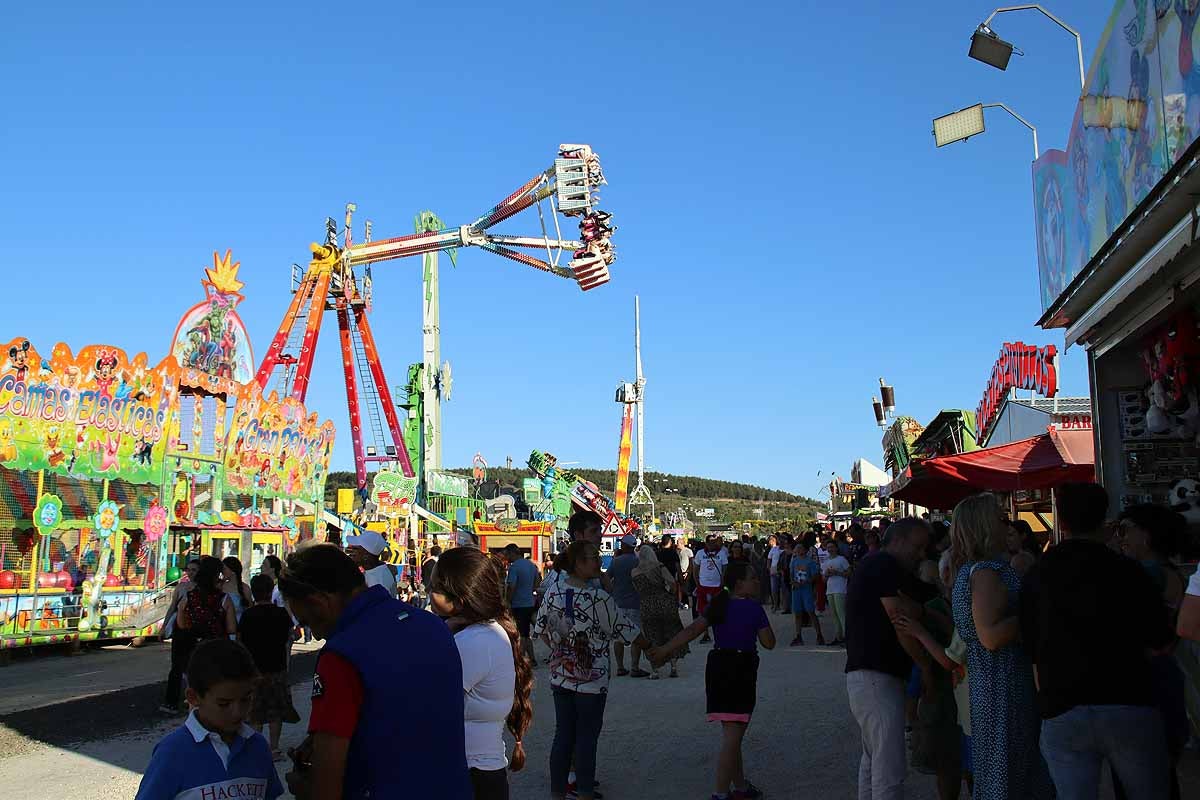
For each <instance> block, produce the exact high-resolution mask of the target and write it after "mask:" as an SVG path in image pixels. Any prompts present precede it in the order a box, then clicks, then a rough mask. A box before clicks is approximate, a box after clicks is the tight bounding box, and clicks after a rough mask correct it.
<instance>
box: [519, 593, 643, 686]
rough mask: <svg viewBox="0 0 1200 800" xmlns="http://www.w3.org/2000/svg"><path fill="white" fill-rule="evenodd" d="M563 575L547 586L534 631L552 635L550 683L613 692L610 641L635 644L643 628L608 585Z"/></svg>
mask: <svg viewBox="0 0 1200 800" xmlns="http://www.w3.org/2000/svg"><path fill="white" fill-rule="evenodd" d="M574 584H575V581H574V580H572V579H570V578H562V579H560V580H558V581H555V582H554V583H553V584H551V585H550V586H549V587H548V590H547V592H546V595H545V597H544V598H542V605H541V607H540V608H539V609H538V614H537V619H536V620H534V623H533V630H532V636H533V637H534V638H539V637H541V636H543V635H547V636H549V638H550V685H551V686H557V687H559V688H562V689H569V690H571V691H574V692H581V693H583V694H604V693H606V692H607V691H608V682H609V676H610V674H611V672H612V665H611V663H610V662H609V657H608V656H609V649H610V647H609V645H610V644H611V643H612V642H614V641H619V642H624V643H625V644H633V641H634V640H635V639H637V637H638V634H640V633H641V631H640V630H638V627H637V626H636V625H634V624H633V623H631V622H630V621H629V620H628V619H627V618H626V617H625V616H624V615H623V614H622V613H621V611H620V609H619V608H617V601H616V600H614V599H613V597H612V595H610V594H609V593H608V592H606V591H604V590H603V589H600V588H597V587H594V586H590V585H589V586H575V585H574Z"/></svg>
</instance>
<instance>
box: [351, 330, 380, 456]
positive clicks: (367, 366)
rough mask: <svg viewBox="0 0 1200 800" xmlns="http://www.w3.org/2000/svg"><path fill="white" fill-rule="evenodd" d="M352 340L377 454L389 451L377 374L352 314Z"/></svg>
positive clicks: (360, 392)
mask: <svg viewBox="0 0 1200 800" xmlns="http://www.w3.org/2000/svg"><path fill="white" fill-rule="evenodd" d="M349 317H350V341H351V343H352V344H353V346H354V364H355V367H356V368H357V370H358V396H359V400H360V401H361V402H362V404H363V405H365V406H366V407H367V423H368V425H369V426H370V431H371V436H372V438H373V441H374V445H375V447H376V451H375V452H376V454H377V455H380V456H382V455H384V454H386V453H387V444H388V438H387V436H386V435H385V433H384V430H385V429H384V425H383V406H382V405H381V403H380V401H379V387H377V386H376V385H375V376H374V375H372V374H371V363H370V361H368V360H367V348H366V347H365V346H364V345H363V340H362V334H361V333H360V332H359V330H358V320H357V319H356V318H355V316H354V314H350V315H349Z"/></svg>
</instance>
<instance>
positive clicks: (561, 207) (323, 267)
mask: <svg viewBox="0 0 1200 800" xmlns="http://www.w3.org/2000/svg"><path fill="white" fill-rule="evenodd" d="M604 183H606V181H605V180H604V174H603V172H602V170H601V168H600V160H599V157H598V156H597V155H596V154H595V153H593V152H592V150H591V148H590V147H588V146H587V145H580V144H563V145H560V146H559V152H558V158H556V159H555V161H554V163H553V164H552V165H551V166H550V167H549V168H548V169H546V170H544V171H542V172H539V173H538V174H537V175H535V176H534V177H532V178H530V179H529V180H528V181H526V182H525V183H524V184H523V185H522V186H521V187H520V188H518V189H517V190H516V191H515V192H513V193H512V194H510V195H509V196H508V197H506V198H505V199H504V200H503V201H501V202H500V203H498V204H496V205H495V206H493V207H492V208H490V209H489V210H488V211H487V212H486V213H484V214H483V215H482V216H480V217H479V218H478V219H476V220H475V221H474V222H471V223H470V224H467V225H461V226H458V227H457V228H447V227H445V226H443V225H442V223H441V220H439V219H437V217H436V216H434V215H433V214H431V213H428V212H426V213H425V214H422V215H421V216H419V217H418V219H417V232H416V233H413V234H410V235H407V236H399V237H396V238H392V239H383V240H379V241H371V240H370V226H369V224H368V228H367V231H368V233H367V240H366V241H364V242H362V243H354V242H353V241H352V233H351V214H352V212H353V211H354V210H355V208H354V206H353V205H349V206H347V211H346V224H345V227H344V240H343V243H342V245H341V246H339V244H338V237H337V229H336V226H335V224H334V223H333V221H332V220H327V221H326V237H325V242H324V244H313V245H312V246H311V250H312V253H313V258H312V260H311V261H310V263H309V265H308V268H307V269H305V270H303V271H302V272H299V268H298V267H296V268H294V271H293V291H294V297H293V298H292V302H291V304H290V306H289V307H288V310H287V312H286V313H285V315H284V318H283V321H282V323H281V324H280V326H279V329H278V331H277V332H276V334H275V337H274V339H273V340H272V342H271V345H270V347H269V348H268V350H267V353H266V355H265V357H264V358H263V361H262V364H261V365H260V367H259V369H258V373H257V375H256V376H255V378H256V380H257V382H258V384H259V385H260V386H262V387H264V388H265V387H266V386H267V385H268V384H271V383H272V382H273V383H274V385H275V386H276V387H277V389H278V391H279V393H280V396H291V397H294V398H296V399H297V400H300V401H303V400H304V398H305V395H306V394H307V392H308V387H309V383H310V380H311V376H312V367H313V357H314V355H315V352H316V346H317V340H318V338H319V336H320V330H321V322H322V320H323V318H324V312H326V311H332V312H334V314H335V315H336V317H337V321H338V331H339V334H340V340H341V349H342V372H343V377H344V380H345V384H346V400H347V407H348V410H349V417H350V435H351V442H352V445H353V450H354V467H355V475H356V481H357V485H358V489H359V494H360V496H365V494H366V491H367V485H368V469H367V467H368V465H369V464H379V465H390V466H395V467H398V468H399V472H400V473H402V474H403V475H404V476H405V477H406V478H409V479H413V478H415V479H416V480H417V481H418V482H423V481H424V479H425V477H426V475H427V474H428V471H429V470H430V469H436V468H438V467H440V466H441V414H440V402H441V400H443V399H447V398H448V396H449V393H450V382H451V376H450V369H449V364H445V365H439V364H438V361H439V360H440V358H441V354H440V342H439V338H440V329H439V319H438V286H437V262H436V260H430V261H426V263H425V265H424V266H425V274H424V280H423V286H424V289H425V302H424V308H423V315H422V317H423V319H422V322H423V326H422V327H423V348H422V349H423V361H422V364H421V365H419V366H420V367H421V370H422V373H423V375H422V376H420V382H419V386H420V392H418V393H416V394H419V396H420V400H421V403H420V406H421V407H420V409H419V411H418V412H417V413H415V414H411V413H410V416H412V417H415V420H414V421H415V422H416V423H417V424H416V425H413V426H412V427H413V428H415V431H414V432H417V435H416V436H415V441H410V443H415V444H416V445H417V446H416V447H414V448H413V449H414V452H416V453H418V454H420V456H419V457H420V460H421V461H422V462H423V463H418V464H414V463H413V458H412V457H411V455H410V453H409V447H407V446H406V440H405V436H404V431H403V429H402V426H401V423H400V419H399V418H398V415H397V413H396V404H395V403H394V402H393V400H392V394H391V390H390V389H389V387H388V383H387V378H386V376H385V374H384V370H383V365H382V363H381V361H380V358H379V352H378V348H377V346H376V342H375V338H374V335H373V334H372V332H371V326H370V323H369V320H368V314H369V313H370V311H371V305H372V296H371V267H372V265H374V264H376V263H379V262H383V261H390V260H393V259H399V258H407V257H410V256H417V255H427V256H432V258H433V259H436V256H437V254H438V253H439V252H442V251H447V252H449V253H451V254H452V255H453V253H454V252H455V250H456V248H458V247H467V246H475V247H479V248H481V249H483V250H487V251H489V252H491V253H494V254H495V255H499V256H503V257H504V258H507V259H510V260H512V261H516V262H517V263H520V264H524V265H526V266H529V267H533V268H534V269H537V270H540V271H542V272H546V273H549V274H551V275H554V276H557V277H560V278H568V279H573V280H575V281H576V282H577V283H578V284H579V287H580V288H581V289H582V290H583V291H588V290H590V289H594V288H596V287H597V286H601V285H603V284H605V283H607V282H608V281H609V279H610V275H609V270H608V267H609V265H611V264H612V263H613V261H614V260H615V257H616V254H615V252H614V250H613V248H612V245H611V242H610V238H611V236H612V233H613V230H614V229H613V227H612V226H611V225H610V218H611V215H610V214H608V213H606V212H604V211H601V210H600V209H599V208H597V207H595V202H596V200H597V197H596V194H595V192H596V190H597V189H598V188H599V187H600V186H601V185H602V184H604ZM543 201H548V202H549V204H550V210H551V213H550V215H549V217H550V219H551V220H552V222H553V230H552V231H551V230H548V229H547V219H546V215H545V214H544V213H543V210H542V202H543ZM532 206H536V207H537V210H538V216H539V220H540V222H541V228H542V234H541V235H540V236H513V235H503V234H499V233H493V232H491V230H490V229H491V228H492V227H493V226H495V225H497V224H498V223H500V222H503V221H504V220H507V219H508V218H510V217H512V216H514V215H516V214H518V213H519V212H521V211H523V210H525V209H527V208H530V207H532ZM555 212H557V213H555ZM558 214H561V215H563V216H565V217H578V218H579V223H578V224H579V231H580V237H579V240H566V239H563V238H562V230H561V227H560V222H559V218H558ZM514 248H523V249H530V250H544V251H545V255H546V258H545V259H541V258H537V257H534V256H532V255H529V254H527V253H523V252H520V251H519V250H517V249H514ZM564 254H569V256H570V257H569V260H566V263H565V264H564V263H563V261H564ZM415 366H416V365H415ZM410 383H411V380H410ZM410 404H411V401H410ZM363 406H365V407H366V408H365V410H366V416H367V419H366V427H367V429H368V431H369V433H370V437H371V438H370V441H369V442H364V439H363V428H364V420H363V410H364V409H363ZM385 428H386V430H385ZM411 499H412V498H411V497H410V498H409V500H411Z"/></svg>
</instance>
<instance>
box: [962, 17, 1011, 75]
mask: <svg viewBox="0 0 1200 800" xmlns="http://www.w3.org/2000/svg"><path fill="white" fill-rule="evenodd" d="M1013 49H1014V48H1013V45H1012V42H1006V41H1004V40H1003V39H1001V38H1000V37H999V36H997V35H996V32H995V31H993V30H992V29H991V28H989V27H988V26H987V25H980V26H979V27H978V28H976V29H975V32H974V33H973V34H971V49H970V50H968V51H967V55H969V56H970V57H971V58H973V59H975V60H976V61H982V62H983V63H984V64H987V65H988V66H989V67H995V68H996V69H999V70H1005V69H1008V62H1009V60H1010V59H1011V58H1012V54H1013Z"/></svg>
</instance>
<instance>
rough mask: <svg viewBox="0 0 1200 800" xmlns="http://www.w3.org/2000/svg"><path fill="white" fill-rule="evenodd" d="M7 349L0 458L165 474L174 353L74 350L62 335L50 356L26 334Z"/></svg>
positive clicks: (0, 391)
mask: <svg viewBox="0 0 1200 800" xmlns="http://www.w3.org/2000/svg"><path fill="white" fill-rule="evenodd" d="M3 352H5V353H6V354H7V358H6V359H5V360H4V361H3V366H2V367H0V465H3V466H5V467H8V468H9V469H16V470H29V471H34V470H40V469H46V470H50V471H51V472H55V473H58V474H61V475H71V476H73V477H78V478H110V479H113V478H120V479H123V480H127V481H130V482H131V483H149V482H153V481H154V480H155V479H156V478H157V477H158V476H159V475H160V474H161V469H162V458H163V452H164V449H165V439H164V435H163V434H164V430H165V429H166V426H167V422H168V416H169V414H170V410H171V407H172V405H173V403H174V401H175V397H176V393H177V388H178V387H177V381H176V377H177V374H178V368H177V367H176V365H175V363H174V360H173V359H170V358H168V359H164V360H163V361H162V363H160V364H158V365H157V366H154V367H150V366H148V365H147V361H146V354H145V353H139V354H138V355H136V356H134V358H133V359H132V360H131V359H129V358H128V357H127V356H126V354H125V353H124V351H122V350H119V349H117V348H115V347H105V346H102V345H92V346H90V347H85V348H83V349H82V350H80V351H79V354H78V355H72V353H71V349H70V348H69V347H67V345H65V344H63V343H61V342H60V343H59V344H57V345H55V346H54V348H53V350H52V351H51V353H50V355H49V356H48V357H46V356H43V355H42V354H41V353H39V352H38V350H37V348H36V347H34V346H33V345H32V344H31V343H30V342H29V340H28V339H24V338H17V339H14V340H12V341H11V342H10V343H9V344H8V346H7V347H4V348H3Z"/></svg>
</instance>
